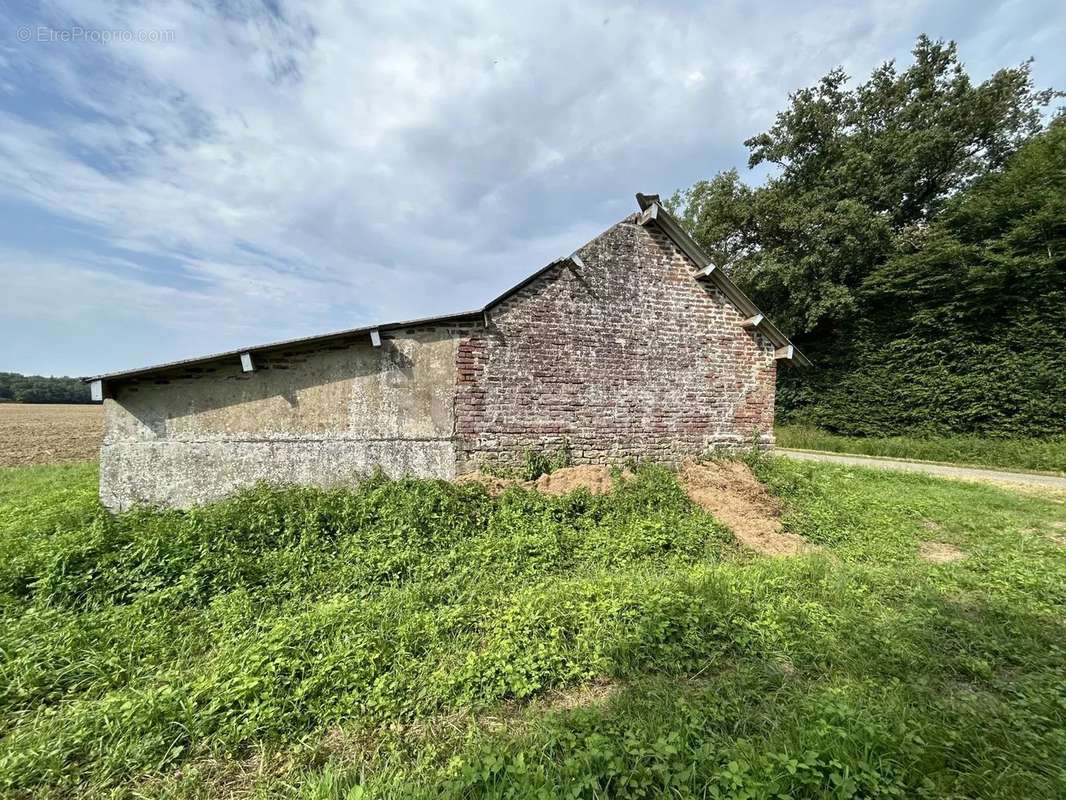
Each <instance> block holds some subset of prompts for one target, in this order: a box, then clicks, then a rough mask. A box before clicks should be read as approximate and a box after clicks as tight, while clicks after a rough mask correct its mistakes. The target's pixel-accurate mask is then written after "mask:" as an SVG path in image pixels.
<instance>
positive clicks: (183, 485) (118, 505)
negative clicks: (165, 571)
mask: <svg viewBox="0 0 1066 800" xmlns="http://www.w3.org/2000/svg"><path fill="white" fill-rule="evenodd" d="M379 466H380V467H381V468H382V469H383V470H384V471H385V472H386V473H387V474H388V475H390V476H391V477H401V476H404V475H411V476H414V477H419V478H449V479H450V478H452V477H454V476H455V447H454V445H453V444H452V442H451V441H450V440H440V439H436V440H375V441H366V440H353V439H336V438H330V439H320V440H308V439H298V440H297V439H291V440H254V441H233V440H217V441H181V440H162V441H155V442H152V441H147V442H146V441H140V442H120V443H115V444H109V445H104V447H103V449H102V450H101V453H100V499H101V501H102V502H103V504H104V506H106V507H107V508H108V509H110V510H112V511H125V510H126V509H128V508H130V507H131V506H133V505H135V504H137V503H147V504H150V505H159V506H173V507H178V508H188V507H190V506H193V505H197V504H199V503H205V502H210V501H212V500H218V499H220V498H222V497H225V496H226V495H228V494H230V493H231V492H233V491H234V490H236V489H240V488H242V487H246V486H251V485H254V484H256V483H259V482H265V483H271V484H278V485H285V484H309V485H314V486H324V487H326V486H337V485H345V484H352V483H355V482H356V481H357V480H358V479H359V478H360V477H361V476H364V475H367V474H369V473H370V472H372V471H373V470H374V469H375V468H376V467H379Z"/></svg>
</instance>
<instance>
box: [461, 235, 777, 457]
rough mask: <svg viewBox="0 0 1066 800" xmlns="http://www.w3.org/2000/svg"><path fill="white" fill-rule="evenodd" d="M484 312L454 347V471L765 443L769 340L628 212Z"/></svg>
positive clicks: (770, 384) (770, 387) (769, 421)
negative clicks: (527, 459) (571, 259)
mask: <svg viewBox="0 0 1066 800" xmlns="http://www.w3.org/2000/svg"><path fill="white" fill-rule="evenodd" d="M579 255H580V258H581V260H582V261H583V263H584V267H577V266H572V265H570V264H569V263H566V264H563V265H560V266H558V267H555V268H554V269H552V270H550V271H549V272H547V273H546V274H545V275H543V276H541V277H540V278H538V279H537V280H536V281H534V282H533V283H531V284H529V285H528V286H526V287H525V288H523V289H522V290H520V291H519V292H518V293H516V294H514V295H512V296H511V297H509V298H508V299H507V300H505V301H504V302H503V303H501V304H499V305H497V306H495V307H494V308H492V309H491V310H490V312H489V314H488V326H487V328H486V329H483V330H477V331H475V332H474V333H473V334H471V335H470V336H469V337H468V338H464V339H462V340H461V341H460V343H459V347H458V350H457V355H456V366H457V378H456V380H457V385H456V396H455V440H456V445H457V447H456V450H457V458H458V461H459V470H460V471H463V470H469V469H473V468H475V467H476V466H477V465H478V464H480V463H483V462H498V463H502V464H514V463H517V462H518V461H520V460H521V458H522V456H523V453H524V451H525V450H526V449H527V448H536V449H541V450H551V449H553V448H557V447H559V446H562V445H563V444H564V443H565V444H568V445H569V446H570V448H571V451H572V454H573V457H574V461H575V462H577V463H605V462H618V461H621V460H624V459H626V458H628V457H636V458H650V459H654V460H657V461H664V462H676V461H678V460H679V459H680V458H681V457H682V456H684V455H686V454H696V453H702V452H706V451H707V450H709V449H711V448H713V447H715V446H716V445H725V446H747V445H748V444H750V442H751V441H752V438H753V435H755V434H757V435H758V436H759V437H760V441H761V442H762V443H763V444H766V445H768V444H771V443H772V441H773V409H774V381H775V367H776V365H775V361H774V357H773V352H774V348H773V345H772V344H771V343H770V342H769V341H768V340H767V339H766V338H765V337H763V336H762V335H761V334H758V333H753V332H749V331H747V330H745V329H744V328H742V327H741V326H740V322H741V316H740V314H739V312H738V311H737V310H736V309H735V308H734V307H733V306H732V305H731V304H730V303H729V301H728V300H726V299H725V298H724V297H723V296H722V295H721V294H720V293H719V292H718V291H717V290H715V289H712V288H709V287H708V286H707V285H706V284H703V283H700V282H697V281H696V280H695V279H694V277H693V275H694V273H695V271H696V265H695V264H693V263H692V262H691V261H690V260H689V259H688V257H687V256H685V255H684V254H683V253H682V252H681V251H680V250H679V249H677V247H676V246H675V245H674V244H673V243H672V242H671V241H670V240H669V239H668V238H667V237H666V236H665V235H664V234H663V233H661V232H660V231H659V230H658V229H657V228H655V226H654V225H649V226H645V227H641V226H638V225H636V224H635V221H634V218H630V219H628V220H626V221H624V222H622V223H619V224H618V225H616V226H614V227H613V228H611V229H610V230H608V231H606V232H605V233H604V234H602V235H601V236H599V237H598V238H597V239H595V240H593V241H592V242H590V243H589V244H587V245H586V246H585V247H583V248H582V249H581V250H580V251H579Z"/></svg>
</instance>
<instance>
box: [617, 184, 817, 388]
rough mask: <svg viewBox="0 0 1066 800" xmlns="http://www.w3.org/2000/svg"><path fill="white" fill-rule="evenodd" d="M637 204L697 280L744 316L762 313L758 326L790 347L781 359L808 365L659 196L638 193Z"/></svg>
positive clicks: (645, 219) (643, 218)
mask: <svg viewBox="0 0 1066 800" xmlns="http://www.w3.org/2000/svg"><path fill="white" fill-rule="evenodd" d="M637 203H638V205H640V207H641V211H643V212H644V213H643V214H642V215H641V220H640V224H641V225H647V224H648V223H651V222H654V223H655V224H656V225H658V226H659V228H660V230H662V232H663V233H665V234H666V235H667V236H668V237H669V238H670V241H672V242H673V243H674V244H675V245H677V247H678V248H679V249H680V250H681V252H683V253H684V254H685V255H686V256H688V257H689V258H690V259H691V260H692V261H693V263H695V264H696V266H697V267H698V269H699V270H700V271H699V272H698V273H697V274H696V279H697V280H704V281H709V282H711V283H713V284H714V285H715V287H716V288H717V289H718V290H719V291H721V293H722V294H724V295H725V296H726V298H728V299H729V301H730V302H731V303H733V305H735V306H736V307H737V308H738V309H739V310H740V312H741V313H742V314H743V315H744V316H745V317H755V316H761V317H762V320H761V321H760V322H759V324H758V326H757V329H758V331H759V332H760V333H762V334H763V335H764V336H765V337H766V338H767V339H769V340H770V342H771V343H773V345H774V347H791V348H792V353H793V355H792V357H791V358H789V359H783V360H784V361H785V363H787V364H789V365H791V366H800V367H809V366H811V362H810V359H808V358H807V357H806V356H805V355H803V353H801V352H800V351H799V348H798V347H796V346H795V345H794V344H792V342H791V341H790V340H789V338H788V337H787V336H785V334H783V333H782V332H781V330H780V329H779V328H778V327H777V326H776V325H774V323H772V322H771V321H770V320H769V319H768V318H767V317H766V315H765V314H763V313H762V312H761V311H760V310H759V307H758V306H756V305H755V303H754V302H752V300H751V298H750V297H748V296H747V295H746V294H744V292H743V290H741V288H740V287H739V286H737V285H736V284H735V283H733V281H732V280H731V279H730V278H729V276H728V275H726V274H725V272H723V271H722V269H721V268H719V267H717V265H715V264H714V263H713V262H712V261H711V257H710V256H708V255H707V254H706V253H705V252H703V249H702V248H701V247H700V246H699V245H698V244H696V240H695V239H693V238H692V237H691V236H689V235H688V233H687V232H686V231H685V229H684V228H682V227H681V225H680V224H679V223H678V221H677V220H676V219H674V217H673V215H672V214H670V212H668V211H667V210H666V209H665V208H663V207H662V204H661V203H660V202H659V196H658V195H645V194H639V193H638V194H637ZM707 267H712V269H707Z"/></svg>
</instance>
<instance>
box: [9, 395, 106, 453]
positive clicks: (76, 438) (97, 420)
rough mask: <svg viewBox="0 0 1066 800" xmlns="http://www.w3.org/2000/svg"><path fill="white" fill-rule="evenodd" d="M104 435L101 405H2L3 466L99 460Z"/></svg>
mask: <svg viewBox="0 0 1066 800" xmlns="http://www.w3.org/2000/svg"><path fill="white" fill-rule="evenodd" d="M103 435H104V417H103V408H102V407H101V406H99V405H88V404H86V405H63V404H39V405H38V404H27V405H23V404H21V403H0V467H19V466H30V465H34V464H56V463H67V462H74V461H95V460H96V459H97V458H98V457H99V454H100V441H101V439H102V438H103Z"/></svg>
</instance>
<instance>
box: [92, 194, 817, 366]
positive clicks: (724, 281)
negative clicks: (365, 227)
mask: <svg viewBox="0 0 1066 800" xmlns="http://www.w3.org/2000/svg"><path fill="white" fill-rule="evenodd" d="M637 203H638V204H639V205H640V209H641V211H642V212H643V213H642V214H641V215H640V217H639V219H638V220H637V222H638V224H640V225H647V224H649V223H652V222H654V223H655V224H656V225H657V226H658V227H659V229H660V230H661V231H662V232H663V233H665V234H666V235H667V236H668V237H669V238H670V240H671V241H672V242H673V243H674V244H675V245H677V247H678V248H680V249H681V251H682V252H683V253H685V255H687V256H688V257H689V258H690V259H692V261H693V262H695V264H696V266H697V267H699V268H700V270H701V271H700V272H699V273H698V274H697V275H696V278H697V280H708V281H710V282H711V283H713V284H714V285H715V286H716V287H717V288H718V289H719V290H720V291H721V292H722V294H724V295H725V296H726V297H727V298H728V299H729V300H730V301H731V302H732V303H733V304H734V305H736V307H737V308H738V309H740V311H741V313H742V314H746V315H747V316H748V317H749V319H748V320H747V321H746V322H745V327H749V328H757V329H758V331H759V332H760V333H762V334H763V335H765V336H766V338H767V339H769V340H770V341H771V342H772V343H773V345H774V347H775V348H777V358H778V360H781V361H785V362H786V363H788V364H791V365H797V364H798V365H802V366H810V363H811V362H810V361H809V360H807V357H806V356H804V355H803V354H802V353H801V352H800V351H799V350H797V349H796V348H795V346H794V345H793V344H792V342H790V341H789V340H788V338H787V337H786V336H785V335H784V334H783V333H781V331H780V330H778V328H777V327H776V326H775V325H774V324H773V323H772V322H770V321H769V320H768V319H766V317H765V316H763V314H762V312H760V311H759V309H758V308H757V307H756V306H755V304H754V303H753V302H752V301H751V300H750V299H749V298H748V296H747V295H746V294H744V292H742V291H741V290H740V288H739V287H738V286H737V285H736V284H735V283H733V282H732V281H731V280H729V278H728V277H727V276H726V275H725V273H724V272H722V270H720V269H718V268H717V267H716V266H715V265H714V264H712V263H711V259H710V257H709V256H707V254H706V253H704V252H703V250H701V249H700V247H699V245H697V244H696V242H695V241H694V240H693V239H692V237H691V236H689V235H688V234H687V233H685V231H684V229H682V227H681V226H680V225H679V224H678V223H677V220H675V219H674V218H673V216H671V215H670V213H669V212H668V211H667V210H666V209H665V208H663V207H662V205H661V203H660V201H659V196H658V195H645V194H639V193H638V194H637ZM567 261H570V262H573V263H574V264H575V265H577V266H582V264H581V259H580V258H579V257H578V255H577V254H576V253H574V254H573V255H570V256H567V257H566V258H557V259H556V260H555V261H552V262H551V263H550V264H547V265H546V266H544V267H542V268H541V269H539V270H537V271H536V272H534V273H533V274H532V275H530V276H529V277H527V278H524V279H523V280H522V281H521V282H520V283H518V284H516V285H515V286H512V287H511V288H510V289H508V290H507V291H506V292H504V293H503V294H501V295H500V296H499V297H496V298H494V299H492V300H490V301H489V302H488V303H486V304H485V305H484V306H482V307H481V308H477V309H474V310H472V311H461V312H458V313H456V314H444V315H441V316H436V317H422V318H420V319H412V320H405V321H401V322H384V323H380V324H378V325H364V326H361V327H359V328H348V329H346V330H341V331H333V332H331V333H323V334H317V335H314V336H303V337H300V338H298V339H284V340H282V341H278V342H269V343H267V344H259V345H253V346H251V347H238V348H235V349H233V350H225V351H223V352H220V353H212V354H211V355H206V356H197V357H195V358H185V359H180V360H178V361H168V362H165V363H162V364H153V365H152V366H148V367H139V368H137V369H129V370H122V371H120V372H105V373H103V374H100V375H91V376H89V377H85V378H82V379H81V380H82V382H83V383H92V382H95V381H113V380H123V379H127V378H138V377H141V376H143V375H150V374H152V373H154V372H163V371H166V370H172V369H180V368H182V367H192V366H196V365H199V364H206V363H209V362H211V361H221V360H223V359H232V358H238V357H240V356H241V355H242V354H251V353H261V352H265V351H270V350H282V349H285V348H287V347H295V346H299V345H304V344H311V343H314V342H323V341H329V340H331V339H347V338H349V337H352V336H358V335H360V334H374V333H375V332H377V331H388V330H396V329H397V328H410V327H413V326H416V325H432V324H440V323H444V322H464V321H469V320H476V319H483V318H484V316H485V314H487V313H488V312H489V311H490V310H491V309H492V308H493V307H495V306H497V305H499V304H500V303H502V302H503V301H504V300H506V299H507V298H509V297H510V296H511V295H513V294H515V293H516V292H519V291H521V290H522V289H524V288H525V287H526V286H528V285H529V284H531V283H532V282H533V281H535V280H536V279H537V278H539V277H540V276H541V275H544V274H545V273H546V272H548V271H549V270H551V269H553V268H554V267H556V266H558V265H559V264H562V263H565V262H567ZM749 323H750V324H749Z"/></svg>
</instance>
